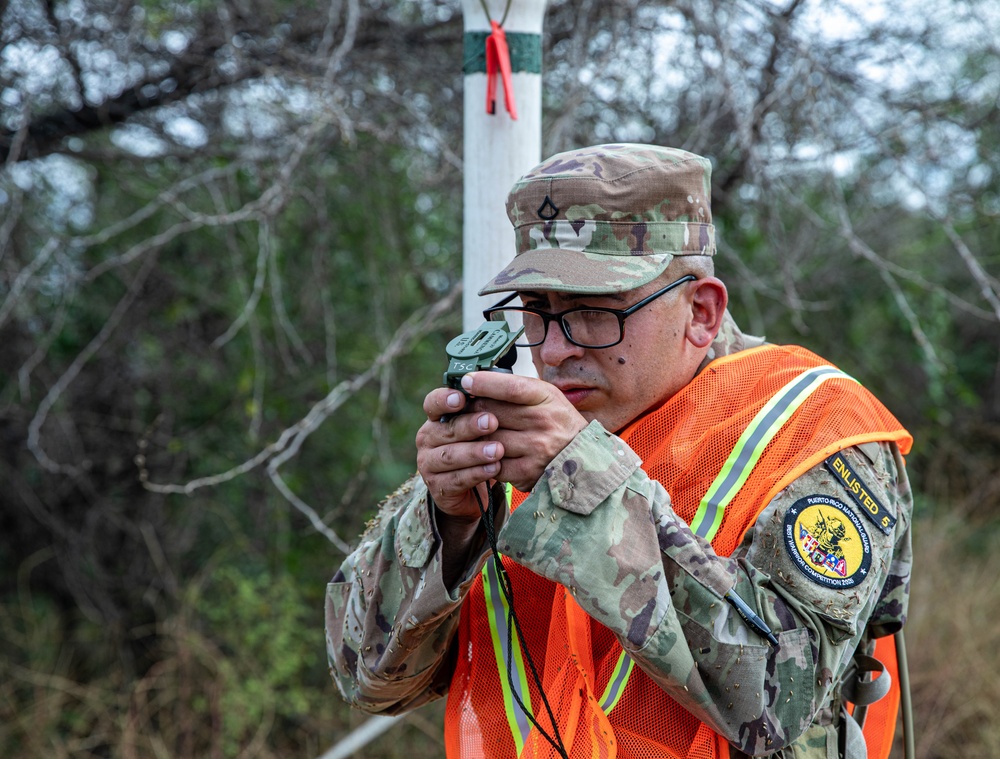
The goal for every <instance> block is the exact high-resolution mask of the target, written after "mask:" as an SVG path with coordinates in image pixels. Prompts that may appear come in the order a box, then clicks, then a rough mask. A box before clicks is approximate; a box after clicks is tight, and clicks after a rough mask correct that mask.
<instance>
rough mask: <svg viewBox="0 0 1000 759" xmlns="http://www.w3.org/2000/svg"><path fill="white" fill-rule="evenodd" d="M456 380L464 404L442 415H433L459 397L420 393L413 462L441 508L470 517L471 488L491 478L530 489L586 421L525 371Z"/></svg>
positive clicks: (448, 391) (553, 390)
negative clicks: (421, 411)
mask: <svg viewBox="0 0 1000 759" xmlns="http://www.w3.org/2000/svg"><path fill="white" fill-rule="evenodd" d="M462 387H463V389H464V390H465V391H466V392H467V393H468V394H469V395H471V396H473V401H472V404H471V408H470V409H469V410H467V411H466V413H463V414H458V415H457V416H453V417H451V418H450V419H449V420H448V421H447V422H441V421H439V420H440V418H441V417H442V416H444V415H445V414H454V413H455V412H456V411H458V410H461V409H463V408H465V406H466V399H465V397H464V396H463V395H462V394H461V393H459V392H458V391H456V390H451V389H447V388H439V389H437V390H433V391H431V392H430V393H429V394H428V395H427V397H426V398H425V399H424V412H425V413H426V414H427V417H428V419H427V422H426V423H425V424H424V425H423V426H422V427H421V428H420V430H419V432H418V433H417V468H418V469H419V471H420V474H421V476H422V477H423V478H424V482H426V483H427V487H428V488H429V490H430V493H431V496H432V497H433V498H434V502H435V503H436V504H437V505H438V508H439V509H440V510H441V511H443V512H444V513H446V514H449V515H451V516H455V517H464V518H470V519H471V518H474V517H476V516H478V514H479V507H478V505H477V504H476V502H475V498H474V496H473V495H472V493H471V491H472V489H473V488H475V487H478V486H480V485H481V484H482V483H488V482H489V480H491V479H493V480H499V481H502V482H510V483H512V484H513V485H514V486H515V487H516V488H518V490H522V491H525V492H526V491H528V490H530V489H531V488H532V487H533V486H534V484H535V483H536V482H537V481H538V478H539V477H541V476H542V473H543V472H544V471H545V467H547V466H548V465H549V462H550V461H552V459H553V458H554V457H555V456H556V454H558V453H559V452H560V451H561V450H562V449H563V448H565V447H566V445H567V444H568V443H569V442H570V441H571V440H572V439H573V438H574V437H575V436H576V435H577V433H579V432H580V430H582V429H583V428H585V427H586V426H587V420H586V419H585V418H584V417H583V416H582V415H581V414H580V412H578V411H577V410H576V409H575V408H574V407H573V405H572V404H571V403H570V402H569V401H568V400H566V397H565V396H564V395H563V394H562V393H561V392H560V391H559V390H558V389H557V388H556V387H554V386H553V385H550V384H549V383H548V382H543V381H542V380H538V379H534V378H531V377H520V376H516V375H511V374H504V373H500V372H472V373H471V374H467V375H465V377H463V378H462Z"/></svg>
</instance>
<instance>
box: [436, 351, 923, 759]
mask: <svg viewBox="0 0 1000 759" xmlns="http://www.w3.org/2000/svg"><path fill="white" fill-rule="evenodd" d="M621 437H622V439H623V440H625V441H626V442H627V443H628V444H629V445H630V446H631V448H632V449H633V450H634V451H635V452H636V453H637V454H638V455H639V456H640V458H641V459H642V460H643V465H642V466H643V469H644V470H645V471H646V473H647V474H648V475H649V476H650V477H651V478H653V479H656V480H658V481H659V482H660V483H661V484H662V485H663V486H664V488H665V489H666V490H667V492H668V493H670V495H671V502H672V507H673V509H674V511H675V512H676V513H677V514H678V516H680V517H681V518H682V519H684V521H685V522H687V523H688V524H690V525H691V527H692V530H693V531H694V532H696V533H697V534H699V535H701V536H702V537H704V538H705V539H706V540H710V541H711V543H712V546H713V548H714V549H715V551H716V552H717V553H718V554H719V555H721V556H729V555H730V554H731V553H732V552H733V551H734V550H735V549H736V547H737V546H738V545H739V544H740V543H741V542H742V539H743V536H744V534H745V533H746V531H747V530H748V529H749V528H750V527H751V526H752V525H753V524H754V522H755V521H756V519H757V516H758V515H759V514H760V512H761V511H762V510H763V509H764V508H765V507H766V506H767V504H768V503H769V502H770V501H771V500H772V499H773V498H774V496H775V495H776V494H777V493H778V492H779V491H780V490H782V489H783V488H785V487H786V486H787V485H788V484H789V483H791V482H792V481H793V480H794V479H796V478H797V477H799V476H800V475H802V474H804V473H805V472H806V471H808V470H809V469H811V468H812V467H814V466H816V465H817V464H819V463H820V462H822V461H823V460H824V459H825V458H827V457H828V456H830V455H832V454H833V453H835V452H837V451H839V450H842V449H844V448H847V447H848V446H851V445H856V444H860V443H865V442H871V441H894V442H896V443H897V444H898V445H899V447H900V450H901V451H902V452H903V453H904V454H905V453H907V452H908V451H909V448H910V444H911V442H912V439H911V437H910V436H909V434H908V433H907V432H906V430H904V429H903V428H902V426H901V425H900V424H899V422H898V421H896V419H895V418H894V417H893V416H892V414H890V413H889V412H888V411H887V410H886V409H885V407H884V406H882V404H880V403H879V402H878V401H877V400H876V399H875V397H874V396H872V395H871V393H869V392H868V391H867V390H865V389H864V388H863V387H861V386H860V385H859V384H858V383H857V382H856V381H855V380H853V379H852V378H851V377H849V376H848V375H846V374H844V373H843V372H841V371H839V370H838V369H836V368H834V367H832V366H830V365H829V364H827V363H826V362H824V361H823V360H822V359H820V358H819V357H818V356H816V355H815V354H812V353H810V352H809V351H807V350H805V349H804V348H798V347H795V346H761V347H759V348H754V349H751V350H747V351H741V352H739V353H735V354H732V355H729V356H724V357H722V358H719V359H716V360H715V361H712V362H711V363H710V364H708V366H707V367H705V369H704V370H703V371H702V372H701V373H699V375H698V376H697V377H695V379H694V380H693V381H692V382H691V383H690V384H689V385H688V386H687V387H686V388H684V389H683V390H682V391H680V392H679V393H678V394H676V395H675V396H673V397H672V398H671V399H670V400H669V401H667V403H666V404H664V405H663V406H662V407H660V408H659V409H657V410H655V411H653V412H651V413H649V414H647V415H646V416H644V417H642V418H641V419H639V420H637V421H636V422H634V423H633V424H632V425H631V426H629V427H628V428H627V429H625V430H624V431H623V432H622V433H621ZM526 497H527V496H526V495H525V494H523V493H517V492H515V493H514V497H513V499H512V508H516V507H517V506H518V505H519V504H520V503H521V502H522V501H523V500H524V498H526ZM503 566H504V568H505V570H506V572H507V574H508V575H509V577H510V582H511V585H512V586H513V588H514V594H515V595H514V601H515V604H516V605H517V611H518V620H519V623H520V626H521V635H520V636H517V635H516V633H512V632H511V625H510V624H509V621H508V617H507V608H506V599H505V598H503V596H502V594H501V593H500V592H499V589H500V585H499V578H498V576H497V571H496V567H495V565H494V563H493V561H492V560H490V561H487V563H486V567H485V568H484V570H483V573H482V575H481V576H480V578H478V579H477V581H476V582H475V584H474V585H473V588H472V590H471V591H470V593H469V596H468V597H467V598H466V601H465V603H464V604H463V606H462V614H461V619H460V624H459V630H458V643H457V661H456V666H455V671H454V674H453V676H452V680H451V686H450V690H449V695H448V704H447V710H446V715H445V746H446V751H447V756H448V757H450V758H451V759H459V758H461V759H472V758H479V757H532V758H534V757H555V756H556V755H557V754H556V753H555V751H554V750H553V749H552V747H551V746H550V745H549V744H548V742H547V741H545V739H544V737H543V736H541V735H540V733H539V731H538V730H537V729H533V728H532V726H531V723H530V722H529V720H528V718H527V715H526V714H525V708H522V704H523V706H524V707H526V709H527V711H528V712H529V713H531V714H533V715H534V717H535V719H536V720H537V721H538V723H539V724H540V725H541V726H542V727H543V728H544V729H545V730H546V732H548V733H549V734H550V735H552V734H553V731H552V722H551V719H550V718H549V717H548V716H547V714H546V713H545V708H544V707H543V705H542V699H541V695H540V694H539V692H538V688H537V686H536V683H535V681H534V679H533V677H532V676H531V672H530V669H531V663H533V664H534V668H535V670H536V671H537V673H538V676H539V678H540V679H541V681H542V683H543V688H544V691H545V696H546V697H547V699H548V702H549V704H550V706H551V708H552V712H553V714H554V716H555V719H556V723H557V725H558V729H559V734H560V736H561V738H562V741H563V744H564V746H565V747H566V750H567V753H568V755H569V756H570V757H574V759H575V758H576V757H586V758H587V759H591V758H592V757H608V759H615V757H618V758H619V759H630V758H631V757H635V758H636V759H648V758H649V757H676V758H677V759H682V758H685V759H695V758H699V759H700V758H702V757H704V758H705V759H709V758H710V757H728V755H729V753H728V744H727V743H726V741H725V740H724V739H723V738H722V736H720V735H718V734H717V733H715V732H714V731H713V730H712V729H711V728H710V727H709V726H708V725H706V724H704V723H702V722H701V721H700V720H699V719H698V718H697V717H695V716H693V715H692V714H690V713H689V712H687V711H686V710H685V709H683V708H682V707H681V706H680V705H679V704H677V703H676V702H675V701H674V700H673V699H672V698H670V697H669V696H668V695H667V694H666V692H665V691H663V690H662V689H661V688H660V687H659V686H657V685H656V684H655V683H654V682H653V680H652V679H651V678H649V677H648V676H647V675H646V674H645V673H644V672H643V671H642V670H641V669H639V668H638V667H634V664H633V661H632V659H631V658H630V657H629V656H628V655H627V654H626V653H625V651H624V650H623V649H622V647H621V645H620V644H619V642H618V639H617V638H616V637H615V635H614V634H613V633H612V632H611V631H610V630H608V629H607V628H606V627H604V626H603V625H601V624H599V623H598V622H596V621H594V620H593V619H592V618H591V617H590V616H589V615H588V614H586V613H585V612H584V611H583V610H582V609H581V608H580V607H579V606H578V605H577V603H576V602H575V601H574V600H573V598H572V596H571V595H570V594H569V593H567V592H566V589H565V588H563V587H562V586H561V585H558V584H556V583H553V582H551V581H549V580H547V579H545V578H543V577H540V576H538V575H536V574H534V573H533V572H531V571H530V570H528V569H526V568H524V567H522V566H521V565H519V564H517V563H516V562H514V561H512V560H511V559H509V558H508V557H506V556H505V557H503ZM512 635H513V636H514V637H513V638H512V637H511V636H512ZM893 651H894V649H893ZM527 654H530V655H531V657H532V660H531V662H528V661H527ZM508 656H509V657H510V661H511V668H510V669H511V673H512V677H511V678H508V675H507V670H508V668H507V661H508ZM893 674H894V673H893ZM895 679H896V678H894V681H895ZM511 680H512V681H513V683H511ZM888 700H891V699H889V698H885V699H882V701H879V702H877V703H876V704H874V705H873V706H872V707H870V708H869V710H868V720H867V722H866V725H876V724H877V725H879V728H878V729H879V730H881V731H882V733H883V734H882V735H880V736H878V739H879V740H881V742H882V743H883V744H886V743H887V746H891V743H892V732H891V731H892V730H894V729H895V711H894V710H893V714H892V719H891V720H889V719H887V718H880V717H879V715H878V714H877V713H876V712H877V710H876V707H879V706H880V705H881V704H882V702H883V701H888ZM519 701H520V703H519ZM895 703H896V704H898V696H897V698H896V701H895ZM886 730H888V731H889V733H888V741H886V736H885V734H884V733H885V731H886ZM866 737H867V736H866ZM869 745H870V746H871V743H869ZM885 753H886V754H887V753H888V748H887V747H886V750H885ZM870 756H875V754H870Z"/></svg>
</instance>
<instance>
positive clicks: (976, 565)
mask: <svg viewBox="0 0 1000 759" xmlns="http://www.w3.org/2000/svg"><path fill="white" fill-rule="evenodd" d="M914 556H915V559H916V560H915V565H914V569H913V585H912V589H911V605H910V620H909V623H908V625H907V627H906V642H907V652H908V656H909V664H910V680H911V690H912V694H913V708H914V722H915V726H916V727H915V730H914V734H915V742H916V754H917V757H918V759H937V758H938V757H942V758H943V757H949V758H950V757H956V756H960V757H963V759H976V758H981V759H994V758H995V757H998V756H1000V720H998V719H997V706H998V704H1000V677H998V673H1000V529H998V528H997V527H996V526H992V527H990V528H985V527H982V526H974V525H970V524H967V523H965V522H963V521H962V520H961V519H960V518H958V517H954V516H942V517H935V518H926V519H921V520H919V521H918V522H917V527H916V531H915V539H914ZM899 755H900V756H902V753H899Z"/></svg>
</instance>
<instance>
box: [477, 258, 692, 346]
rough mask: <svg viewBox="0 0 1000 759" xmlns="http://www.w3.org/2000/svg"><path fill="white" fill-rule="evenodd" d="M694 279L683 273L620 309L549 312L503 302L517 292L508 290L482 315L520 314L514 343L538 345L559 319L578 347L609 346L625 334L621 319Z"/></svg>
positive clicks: (505, 316) (502, 317)
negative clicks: (520, 326)
mask: <svg viewBox="0 0 1000 759" xmlns="http://www.w3.org/2000/svg"><path fill="white" fill-rule="evenodd" d="M695 279H697V277H695V276H694V275H692V274H685V275H684V276H683V277H681V278H680V279H678V280H677V281H675V282H671V283H670V284H669V285H667V286H666V287H664V288H662V289H660V290H657V291H656V292H655V293H653V294H652V295H648V296H646V297H645V298H643V299H642V300H640V301H639V302H638V303H636V304H635V305H633V306H629V307H628V308H626V309H624V310H619V309H616V308H599V307H597V306H579V307H577V308H570V309H568V310H566V311H560V312H559V313H558V314H550V313H548V312H547V311H542V310H540V309H537V308H526V307H521V306H508V305H507V304H508V303H510V301H512V300H513V299H514V298H516V297H517V296H518V295H519V293H512V294H510V295H508V296H507V297H506V298H504V299H503V300H502V301H500V302H499V303H497V304H496V305H495V306H493V307H491V308H487V309H486V310H485V311H483V318H484V319H486V320H487V321H512V322H514V323H515V324H516V323H517V317H520V318H521V320H522V323H523V324H524V334H523V335H522V336H521V338H520V339H519V340H518V341H517V342H516V343H514V345H516V346H518V347H520V348H530V347H532V346H534V345H541V344H542V343H543V342H544V341H545V336H546V334H548V330H549V323H550V322H559V326H560V327H562V331H563V334H564V335H565V336H566V339H567V340H569V341H570V342H571V343H573V345H578V346H580V347H581V348H610V347H611V346H612V345H618V343H620V342H621V341H622V339H623V338H624V337H625V320H626V319H627V318H628V317H630V316H631V315H632V314H634V313H635V312H636V311H638V310H639V309H640V308H643V307H645V306H648V305H649V304H650V303H652V302H653V301H654V300H656V299H657V298H659V297H660V296H661V295H666V294H667V293H668V292H670V291H671V290H673V289H674V288H675V287H678V286H680V285H682V284H684V283H685V282H693V281H694V280H695Z"/></svg>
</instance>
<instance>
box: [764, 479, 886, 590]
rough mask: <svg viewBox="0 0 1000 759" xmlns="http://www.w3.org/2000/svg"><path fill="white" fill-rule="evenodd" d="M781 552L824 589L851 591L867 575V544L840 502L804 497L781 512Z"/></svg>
mask: <svg viewBox="0 0 1000 759" xmlns="http://www.w3.org/2000/svg"><path fill="white" fill-rule="evenodd" d="M784 537H785V550H786V551H788V555H789V556H790V557H791V559H792V563H794V564H795V566H796V567H797V568H798V570H799V571H800V572H802V574H804V575H805V576H806V577H808V578H809V579H810V580H812V581H813V582H815V583H818V584H820V585H824V586H826V587H828V588H841V589H842V588H853V587H854V586H855V585H859V584H861V582H863V581H864V579H865V578H866V577H867V576H868V570H869V569H870V567H871V562H872V547H871V541H870V540H869V539H868V533H867V532H865V526H864V524H863V523H862V521H861V518H860V517H859V516H858V515H857V514H855V513H854V511H853V510H852V509H851V508H850V507H849V506H848V505H847V504H846V503H844V502H843V501H839V500H837V499H836V498H832V497H830V496H828V495H807V496H806V497H805V498H800V499H799V500H797V501H796V502H795V503H794V504H792V506H791V507H790V508H789V509H788V511H786V512H785V525H784Z"/></svg>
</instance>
